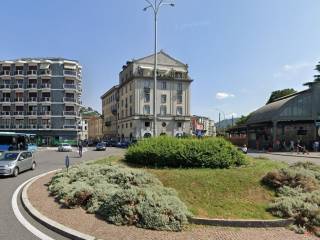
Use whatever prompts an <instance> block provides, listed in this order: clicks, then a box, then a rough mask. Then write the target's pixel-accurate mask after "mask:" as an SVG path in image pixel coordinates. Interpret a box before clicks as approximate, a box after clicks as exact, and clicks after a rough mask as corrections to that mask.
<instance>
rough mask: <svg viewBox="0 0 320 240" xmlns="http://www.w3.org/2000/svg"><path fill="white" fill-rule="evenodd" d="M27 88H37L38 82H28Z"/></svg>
mask: <svg viewBox="0 0 320 240" xmlns="http://www.w3.org/2000/svg"><path fill="white" fill-rule="evenodd" d="M27 89H38V84H36V83H29V84H28V86H27Z"/></svg>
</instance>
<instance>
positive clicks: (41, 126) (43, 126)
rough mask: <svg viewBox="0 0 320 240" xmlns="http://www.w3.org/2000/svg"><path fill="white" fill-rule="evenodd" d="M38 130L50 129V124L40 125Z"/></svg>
mask: <svg viewBox="0 0 320 240" xmlns="http://www.w3.org/2000/svg"><path fill="white" fill-rule="evenodd" d="M38 128H40V129H50V128H51V125H50V124H42V125H38Z"/></svg>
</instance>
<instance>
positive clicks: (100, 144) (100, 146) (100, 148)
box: [96, 142, 106, 151]
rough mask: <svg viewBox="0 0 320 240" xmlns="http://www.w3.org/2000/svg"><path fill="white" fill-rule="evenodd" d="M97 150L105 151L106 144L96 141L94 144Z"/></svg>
mask: <svg viewBox="0 0 320 240" xmlns="http://www.w3.org/2000/svg"><path fill="white" fill-rule="evenodd" d="M96 150H97V151H105V150H106V144H105V143H104V142H101V143H98V144H97V146H96Z"/></svg>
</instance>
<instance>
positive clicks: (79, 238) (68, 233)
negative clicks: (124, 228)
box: [21, 170, 294, 240]
mask: <svg viewBox="0 0 320 240" xmlns="http://www.w3.org/2000/svg"><path fill="white" fill-rule="evenodd" d="M55 171H58V170H55ZM52 172H54V171H51V172H48V173H45V174H41V175H39V176H37V177H35V178H34V179H33V180H32V181H30V182H28V183H27V184H26V185H25V186H24V188H23V190H22V194H21V201H22V205H23V207H24V208H25V210H26V211H27V212H28V213H29V214H30V215H31V216H32V217H33V218H34V219H35V220H36V221H38V222H39V223H41V224H42V225H44V226H46V227H47V228H49V229H51V230H52V231H54V232H57V233H58V234H60V235H62V236H64V237H67V238H70V239H75V240H96V238H95V237H94V236H90V235H87V234H84V233H81V232H78V231H76V230H74V229H71V228H68V227H66V226H64V225H62V224H60V223H58V222H55V221H53V220H51V219H49V218H47V217H46V216H44V215H42V214H41V213H40V212H39V211H38V210H36V209H35V208H34V207H33V206H32V204H31V203H30V201H29V199H28V194H27V191H28V188H29V187H30V186H31V185H32V184H33V183H34V182H35V181H37V180H38V179H39V178H41V177H43V176H45V175H47V174H49V173H52ZM188 221H189V223H192V224H197V225H209V226H220V227H243V228H275V227H288V226H289V225H291V224H292V223H293V222H294V220H293V219H279V220H278V219H277V220H242V219H241V220H238V219H234V220H233V219H232V220H229V219H208V218H196V217H189V218H188Z"/></svg>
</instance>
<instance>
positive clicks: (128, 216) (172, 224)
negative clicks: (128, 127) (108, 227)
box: [48, 164, 189, 231]
mask: <svg viewBox="0 0 320 240" xmlns="http://www.w3.org/2000/svg"><path fill="white" fill-rule="evenodd" d="M48 189H49V191H50V193H51V194H52V195H54V196H55V197H56V198H57V200H59V202H60V203H61V204H63V206H65V207H69V208H73V207H78V206H79V207H83V208H84V209H85V210H86V211H87V212H88V213H96V214H98V215H100V216H101V217H102V218H103V219H105V220H106V221H108V222H110V223H114V224H117V225H136V226H138V227H143V228H150V229H157V230H170V231H180V230H181V229H182V227H183V224H185V223H187V216H188V215H189V212H188V211H187V208H186V206H185V205H184V203H183V202H181V201H180V199H179V198H178V197H177V194H176V192H175V191H174V190H173V189H170V188H165V187H163V185H162V183H161V182H160V181H159V180H158V179H157V178H155V177H154V176H153V175H151V174H149V173H145V172H142V171H139V170H134V169H130V168H127V167H123V166H111V165H109V166H106V165H94V164H91V165H84V164H82V165H78V166H74V167H71V168H70V169H69V172H68V173H67V172H66V171H65V170H64V171H61V172H59V173H56V174H55V175H54V177H53V178H52V180H51V182H50V184H49V187H48Z"/></svg>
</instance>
